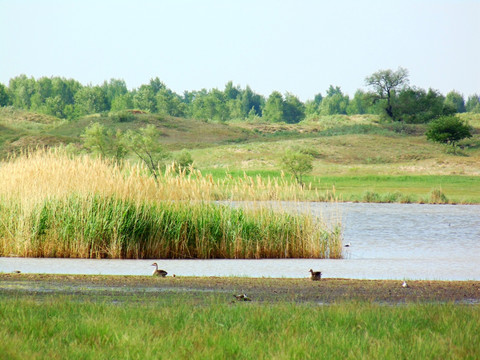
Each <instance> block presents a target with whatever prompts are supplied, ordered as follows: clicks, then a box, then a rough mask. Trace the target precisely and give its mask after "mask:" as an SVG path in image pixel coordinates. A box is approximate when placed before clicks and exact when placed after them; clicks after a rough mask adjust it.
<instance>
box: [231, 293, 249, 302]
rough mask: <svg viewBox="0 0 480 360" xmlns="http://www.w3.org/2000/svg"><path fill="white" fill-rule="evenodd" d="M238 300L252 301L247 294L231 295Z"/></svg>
mask: <svg viewBox="0 0 480 360" xmlns="http://www.w3.org/2000/svg"><path fill="white" fill-rule="evenodd" d="M233 296H234V297H235V299H237V300H238V301H252V299H250V298H249V297H248V296H247V294H240V295H233Z"/></svg>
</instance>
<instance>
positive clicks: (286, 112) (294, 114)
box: [283, 93, 305, 124]
mask: <svg viewBox="0 0 480 360" xmlns="http://www.w3.org/2000/svg"><path fill="white" fill-rule="evenodd" d="M283 117H284V120H285V122H286V123H289V124H296V123H299V122H300V121H302V120H303V119H304V118H305V105H304V104H303V103H302V102H301V101H300V100H299V99H298V98H297V97H296V96H295V95H293V94H290V93H287V94H286V95H285V101H284V103H283Z"/></svg>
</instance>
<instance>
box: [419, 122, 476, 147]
mask: <svg viewBox="0 0 480 360" xmlns="http://www.w3.org/2000/svg"><path fill="white" fill-rule="evenodd" d="M425 135H426V136H427V139H428V140H431V141H435V142H438V143H443V144H447V145H452V147H453V148H455V147H456V144H457V142H459V141H460V140H463V139H465V138H469V137H472V129H471V127H470V126H469V125H468V124H467V123H465V122H464V121H462V120H461V119H460V118H458V117H456V116H441V117H439V118H438V119H435V120H433V121H432V122H430V124H429V125H428V130H427V132H426V133H425Z"/></svg>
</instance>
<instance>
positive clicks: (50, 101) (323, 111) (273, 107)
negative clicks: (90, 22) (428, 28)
mask: <svg viewBox="0 0 480 360" xmlns="http://www.w3.org/2000/svg"><path fill="white" fill-rule="evenodd" d="M365 84H366V86H368V87H369V90H368V91H364V90H361V89H359V90H357V91H356V92H355V94H354V96H353V97H352V98H350V97H349V96H348V95H347V94H344V93H343V92H342V90H341V88H340V87H338V86H333V85H330V87H329V88H328V89H327V90H326V91H325V93H324V94H322V93H318V94H316V95H315V96H314V97H313V99H311V100H307V101H306V102H302V101H300V100H299V98H298V97H297V96H295V95H293V94H291V93H288V92H287V93H286V94H281V93H280V92H278V91H273V92H272V93H271V94H270V95H269V96H268V97H265V96H263V95H260V94H257V93H255V92H254V91H253V90H252V89H251V88H250V87H249V86H246V87H245V88H241V87H240V86H238V85H237V86H235V85H234V84H233V83H232V82H231V81H230V82H228V83H227V84H226V85H225V88H224V89H223V90H219V89H215V88H214V89H211V90H206V89H202V90H199V91H184V93H183V94H182V95H179V94H177V93H175V92H174V91H172V90H171V89H169V88H168V87H167V86H166V85H165V84H164V83H163V82H162V81H161V80H160V79H159V78H158V77H157V78H155V79H151V80H150V82H149V83H148V84H144V85H141V86H140V87H138V88H136V89H133V90H128V88H127V86H126V83H125V81H124V80H120V79H111V80H110V81H104V83H103V84H102V85H95V86H94V85H86V86H84V85H82V84H81V83H80V82H78V81H76V80H73V79H65V78H62V77H41V78H39V79H35V78H33V77H30V78H29V77H27V76H26V75H19V76H17V77H15V78H12V79H10V81H9V84H8V86H5V85H3V84H1V83H0V106H12V107H14V108H18V109H24V110H28V111H33V112H38V113H43V114H47V115H53V116H56V117H58V118H63V119H75V118H79V117H82V116H85V115H89V114H94V113H104V112H113V113H121V112H123V111H126V110H131V109H137V110H141V111H145V112H149V113H155V114H164V115H170V116H176V117H189V118H196V119H201V120H213V121H227V120H232V119H239V120H253V119H261V120H262V121H265V122H272V123H276V122H285V123H291V124H294V123H298V122H300V121H302V120H304V119H306V118H314V117H318V116H322V115H335V114H346V115H354V114H380V115H382V116H385V117H386V118H388V119H390V120H393V121H402V122H405V123H428V122H430V121H431V120H433V119H435V118H437V117H439V116H445V115H451V114H454V113H458V112H477V113H480V95H478V94H473V95H471V96H469V97H468V99H467V100H466V101H465V99H464V97H463V95H461V94H459V93H458V92H456V91H451V92H449V93H448V94H447V95H446V96H443V95H442V94H441V93H440V92H438V91H437V90H434V89H428V90H424V89H422V88H418V87H415V86H410V85H409V81H408V71H407V70H406V69H403V68H399V69H397V70H395V71H393V70H379V71H377V72H375V73H374V74H372V75H370V76H367V77H366V78H365Z"/></svg>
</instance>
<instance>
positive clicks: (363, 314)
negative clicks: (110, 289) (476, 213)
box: [0, 296, 480, 359]
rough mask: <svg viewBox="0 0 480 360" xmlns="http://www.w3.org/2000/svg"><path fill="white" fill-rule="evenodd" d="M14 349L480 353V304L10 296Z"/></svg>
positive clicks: (11, 353)
mask: <svg viewBox="0 0 480 360" xmlns="http://www.w3.org/2000/svg"><path fill="white" fill-rule="evenodd" d="M0 319H1V324H2V326H1V328H0V337H1V338H2V341H1V342H0V353H1V354H3V355H2V356H3V357H4V358H8V359H23V358H26V357H28V358H34V359H45V358H49V359H67V358H68V359H112V358H117V359H119V358H122V359H187V358H189V359H227V358H228V359H272V358H275V359H320V358H321V359H359V358H360V359H361V358H364V359H367V358H368V359H398V358H411V359H414V358H415V359H438V358H441V359H455V358H472V359H473V358H478V357H479V356H480V350H479V348H478V343H479V342H480V307H479V306H460V305H453V304H443V305H431V304H430V305H421V304H410V305H405V306H393V307H392V306H382V305H375V304H368V303H340V304H334V305H331V306H312V305H302V304H292V303H277V304H257V303H243V302H242V303H231V304H226V303H225V302H224V301H223V300H222V299H218V298H216V297H211V298H209V299H208V300H207V301H204V302H202V304H200V305H199V304H197V303H196V302H194V301H192V300H183V301H179V302H178V301H176V302H172V301H169V300H168V299H167V300H163V299H162V298H161V297H159V298H158V300H156V301H154V302H153V303H139V302H123V303H118V302H90V301H82V302H79V301H77V300H76V298H75V297H42V298H35V297H28V298H27V297H22V296H20V297H18V298H7V299H2V301H1V302H0Z"/></svg>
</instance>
